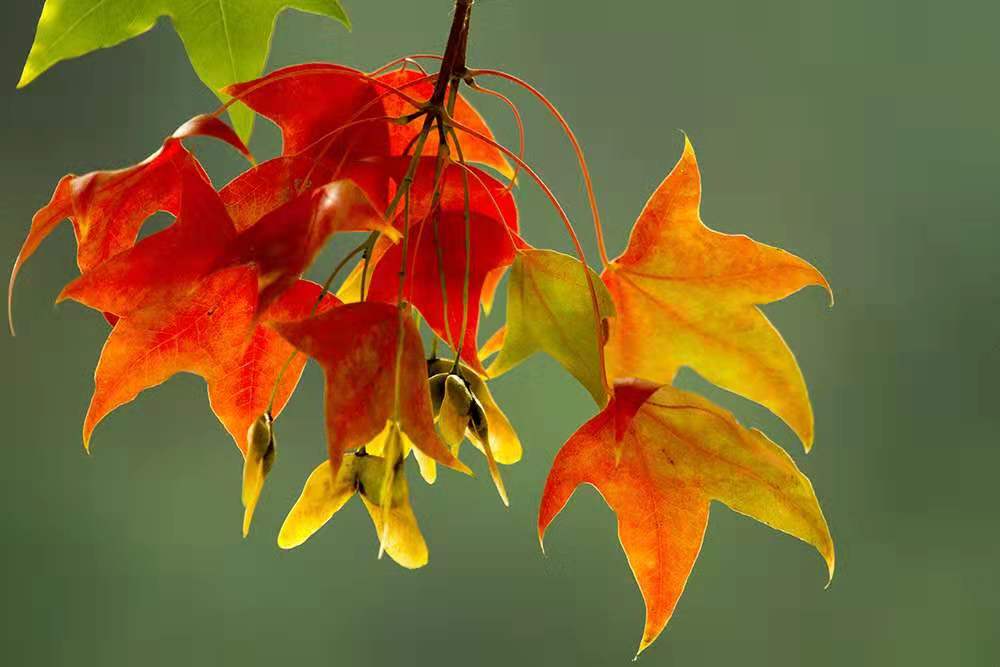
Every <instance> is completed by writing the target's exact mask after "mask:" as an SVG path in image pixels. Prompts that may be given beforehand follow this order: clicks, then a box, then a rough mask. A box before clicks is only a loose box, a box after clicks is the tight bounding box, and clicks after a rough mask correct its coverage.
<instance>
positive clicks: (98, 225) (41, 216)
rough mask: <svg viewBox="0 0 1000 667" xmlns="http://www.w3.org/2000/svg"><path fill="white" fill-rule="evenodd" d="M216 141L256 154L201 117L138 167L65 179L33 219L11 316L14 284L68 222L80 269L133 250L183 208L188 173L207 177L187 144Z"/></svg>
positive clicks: (208, 118)
mask: <svg viewBox="0 0 1000 667" xmlns="http://www.w3.org/2000/svg"><path fill="white" fill-rule="evenodd" d="M196 136H211V137H215V138H217V139H219V140H221V141H224V142H226V143H228V144H230V145H232V146H233V147H234V148H236V149H237V150H239V151H240V152H242V153H243V154H244V155H246V156H248V157H249V155H250V152H249V151H248V150H247V148H246V146H245V145H244V144H243V142H242V141H240V139H239V137H237V136H236V135H235V134H234V133H233V131H232V130H231V129H230V128H229V126H228V125H226V124H225V123H223V122H222V121H220V120H218V119H217V118H215V117H214V116H197V117H195V118H192V119H191V120H190V121H188V122H187V123H185V124H184V125H182V126H181V127H179V128H178V129H177V131H176V132H174V133H173V134H172V135H171V136H170V137H168V138H167V139H166V140H165V141H164V143H163V146H162V147H161V148H160V150H158V151H156V152H155V153H153V154H152V155H151V156H149V157H148V158H147V159H145V160H143V161H142V162H140V163H139V164H137V165H134V166H132V167H127V168H125V169H119V170H117V171H95V172H91V173H89V174H85V175H83V176H75V175H73V174H69V175H67V176H64V177H63V178H62V179H61V180H60V181H59V184H58V185H57V186H56V190H55V192H54V193H53V195H52V199H51V201H49V203H48V204H46V205H45V206H44V207H42V208H41V209H40V210H39V211H38V212H37V213H35V215H34V217H33V218H32V220H31V229H30V231H29V232H28V237H27V238H26V239H25V240H24V244H23V245H22V246H21V251H20V252H19V253H18V256H17V259H16V260H15V261H14V268H13V270H12V271H11V276H10V283H9V285H8V291H7V313H8V320H9V321H10V323H11V331H13V315H12V312H11V309H12V302H13V293H14V283H15V282H16V280H17V276H18V273H19V272H20V270H21V267H22V266H23V265H24V263H25V262H26V261H27V260H28V259H29V258H30V257H31V256H32V255H33V254H34V253H35V251H36V250H37V249H38V247H39V246H40V245H41V243H42V241H44V240H45V239H46V238H47V237H48V236H49V234H51V233H52V232H53V231H54V230H55V228H56V227H57V226H58V225H59V223H60V222H62V221H63V220H67V219H68V220H70V222H71V223H72V225H73V232H74V234H75V236H76V241H77V253H76V258H77V265H78V266H79V268H80V271H81V272H86V271H89V270H91V269H93V268H95V267H96V266H97V265H99V264H101V263H102V262H104V261H105V260H107V259H109V258H111V257H113V256H114V255H117V254H118V253H120V252H122V251H123V250H126V249H128V248H131V247H132V245H133V244H134V243H135V239H136V236H137V235H138V233H139V230H140V229H141V228H142V225H143V223H144V222H145V221H146V220H147V219H148V218H149V216H151V215H152V214H153V213H155V212H157V211H160V210H162V211H167V212H169V213H171V214H173V215H177V213H178V210H179V208H180V193H181V186H182V183H183V179H182V174H184V173H188V174H199V175H201V176H202V177H203V178H205V179H207V178H208V177H207V176H206V175H205V174H204V171H203V170H202V168H201V166H200V165H199V164H198V162H197V160H196V159H195V158H194V156H193V155H191V153H189V152H188V150H187V149H186V148H185V147H184V145H183V143H182V141H183V140H184V139H187V138H190V137H196Z"/></svg>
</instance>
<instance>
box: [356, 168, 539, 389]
mask: <svg viewBox="0 0 1000 667" xmlns="http://www.w3.org/2000/svg"><path fill="white" fill-rule="evenodd" d="M434 163H435V160H434V159H433V158H421V160H420V163H419V165H418V167H417V169H416V173H415V176H414V179H413V183H412V186H411V190H410V193H411V194H410V196H411V201H410V205H409V220H410V222H409V230H410V231H409V233H410V235H411V237H412V239H413V240H412V242H411V243H410V247H409V248H408V250H407V252H408V254H407V266H406V267H405V269H406V276H405V278H404V283H403V296H404V298H405V299H407V300H408V301H410V302H411V303H412V304H413V305H414V306H416V308H417V310H419V311H420V313H421V315H423V316H424V319H425V320H426V321H427V323H428V325H430V327H431V328H432V329H434V331H435V332H436V333H437V334H438V336H440V337H441V338H442V339H443V340H444V341H446V342H448V343H449V344H452V345H456V344H457V345H458V346H459V347H460V348H461V357H462V360H463V361H464V362H465V363H466V364H468V365H469V366H470V367H471V368H472V369H473V370H475V371H476V372H477V373H480V374H485V371H484V370H483V368H482V364H481V362H480V361H479V357H478V354H477V347H478V343H477V339H478V332H479V308H478V306H477V304H479V303H480V301H481V300H482V296H481V292H482V290H483V287H484V285H486V280H487V278H488V277H489V276H491V275H495V273H496V272H497V271H498V270H502V269H504V268H506V267H507V266H509V265H510V264H511V263H512V262H513V261H514V257H515V254H516V252H517V251H518V250H520V249H522V248H526V247H527V244H526V243H525V242H524V241H523V240H521V238H520V236H518V235H517V231H518V224H519V223H518V213H517V207H516V205H515V204H514V200H513V197H512V196H511V194H510V191H509V189H508V188H506V186H504V185H503V184H502V183H500V182H499V181H497V180H496V179H495V178H493V177H491V176H489V175H488V174H486V173H485V172H482V171H481V170H478V169H475V168H471V167H469V168H467V169H469V171H468V172H465V171H464V169H465V168H463V167H461V166H459V165H457V164H455V163H450V164H447V165H445V167H444V168H443V170H442V171H441V175H440V179H436V178H435V175H436V169H435V168H434V167H433V164H434ZM401 164H402V163H401V162H399V161H396V165H397V166H396V174H397V176H394V178H401V174H400V173H399V171H398V170H399V166H400V165H401ZM466 176H468V178H466ZM466 183H468V190H466ZM466 194H468V207H469V208H468V220H466ZM432 207H434V208H433V209H432ZM414 221H417V222H414ZM395 225H396V226H397V227H398V228H400V229H405V228H407V224H406V222H405V220H404V212H401V213H400V214H399V215H398V216H397V218H396V222H395ZM466 227H468V230H469V234H468V235H467V234H466ZM467 236H468V238H467ZM467 242H468V243H467ZM467 245H468V247H469V249H470V252H469V254H468V255H467V254H466V246H467ZM402 253H403V248H402V246H401V245H398V246H391V247H389V246H387V245H386V244H381V245H380V247H378V248H376V252H375V253H374V254H373V256H372V257H373V263H374V265H375V268H374V270H373V271H372V274H371V287H370V289H369V290H368V294H367V297H368V298H370V299H374V300H377V301H385V302H387V303H395V302H396V300H397V299H398V297H399V281H398V276H399V272H400V269H401V268H402V267H401V263H402ZM467 257H468V263H469V264H468V267H467V266H466V263H467ZM466 268H468V269H469V284H468V302H467V303H466V300H465V298H466V292H465V276H466ZM358 278H359V272H358V271H357V270H356V271H355V273H354V274H352V275H351V276H349V277H348V279H347V280H346V281H345V283H344V285H343V286H342V287H341V289H340V291H339V292H338V296H340V297H341V298H343V299H344V300H345V301H347V300H352V299H357V297H358ZM494 288H495V285H494ZM463 330H464V331H465V336H464V339H462V340H460V338H462V332H463Z"/></svg>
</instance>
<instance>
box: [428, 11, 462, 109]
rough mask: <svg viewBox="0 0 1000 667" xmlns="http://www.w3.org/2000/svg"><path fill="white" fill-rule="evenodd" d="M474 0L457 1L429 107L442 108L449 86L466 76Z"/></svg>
mask: <svg viewBox="0 0 1000 667" xmlns="http://www.w3.org/2000/svg"><path fill="white" fill-rule="evenodd" d="M472 3H473V0H455V16H454V17H453V18H452V22H451V32H450V33H448V44H447V46H445V50H444V58H443V59H442V60H441V70H440V73H439V75H438V80H437V83H436V84H435V86H434V93H433V94H432V95H431V98H430V100H428V105H429V106H432V107H434V106H440V105H441V104H443V103H444V99H445V93H446V92H447V90H448V86H449V84H451V82H452V80H453V79H455V78H461V77H462V76H464V75H465V50H466V45H467V44H468V42H469V17H470V16H471V15H472Z"/></svg>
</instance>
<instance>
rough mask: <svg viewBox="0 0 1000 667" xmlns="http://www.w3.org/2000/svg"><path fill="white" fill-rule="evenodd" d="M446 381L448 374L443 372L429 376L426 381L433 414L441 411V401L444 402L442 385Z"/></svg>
mask: <svg viewBox="0 0 1000 667" xmlns="http://www.w3.org/2000/svg"><path fill="white" fill-rule="evenodd" d="M447 379H448V373H447V371H444V372H441V373H435V374H433V375H431V377H430V379H429V380H428V381H427V386H428V388H429V389H430V392H431V408H432V409H433V410H434V414H437V413H438V412H439V411H440V410H441V401H443V400H444V384H445V380H447Z"/></svg>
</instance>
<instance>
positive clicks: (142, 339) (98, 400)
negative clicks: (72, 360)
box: [83, 267, 335, 454]
mask: <svg viewBox="0 0 1000 667" xmlns="http://www.w3.org/2000/svg"><path fill="white" fill-rule="evenodd" d="M319 295H320V289H319V286H318V285H315V284H313V283H308V282H305V281H300V282H299V283H297V284H296V285H294V286H293V287H292V288H290V289H288V290H287V291H286V292H285V293H284V294H283V295H282V296H281V297H280V298H279V299H278V300H277V301H276V302H275V303H274V304H273V305H272V306H271V307H270V308H269V309H268V310H267V311H265V313H264V314H263V315H262V316H261V318H260V324H259V325H255V315H256V313H257V307H256V304H257V276H256V273H255V271H254V270H253V269H252V268H250V267H235V268H230V269H225V270H223V271H219V272H216V273H214V274H211V275H210V276H208V277H206V278H204V279H202V280H200V281H198V282H197V283H196V284H195V285H193V286H185V287H184V289H183V290H177V291H170V290H164V291H163V292H161V293H159V294H157V295H156V297H154V298H152V299H150V300H148V301H146V302H145V303H144V304H143V306H142V307H140V308H138V309H137V310H134V311H132V312H130V313H128V314H127V315H125V316H123V317H122V318H121V319H120V320H119V321H118V323H117V324H116V325H115V327H114V329H112V331H111V333H110V335H109V336H108V340H107V342H106V343H105V345H104V349H103V350H102V351H101V358H100V361H99V362H98V364H97V371H96V372H95V374H94V381H95V389H94V396H93V398H92V399H91V402H90V408H89V409H88V410H87V417H86V419H85V420H84V427H83V441H84V446H85V447H87V448H88V449H89V447H90V438H91V434H92V433H93V431H94V427H95V426H96V425H97V424H98V423H99V422H100V421H101V420H103V419H104V418H105V417H106V416H107V415H108V414H109V413H110V412H111V411H113V410H115V409H116V408H118V407H119V406H121V405H124V404H126V403H128V402H130V401H132V400H134V399H135V398H136V397H137V396H138V395H139V393H141V392H142V391H143V390H145V389H148V388H150V387H154V386H156V385H159V384H161V383H163V382H165V381H166V380H168V379H169V378H171V377H172V376H174V375H175V374H177V373H180V372H189V373H194V374H196V375H199V376H201V377H203V378H204V379H205V381H206V383H207V384H208V397H209V403H210V404H211V406H212V410H213V411H214V412H215V414H216V416H217V417H218V418H219V420H220V421H221V422H222V424H223V426H225V428H226V430H227V431H228V432H229V434H230V435H231V436H232V438H233V440H234V442H235V443H236V446H237V447H238V448H239V449H240V451H241V452H242V453H244V454H245V453H246V451H247V431H248V429H249V428H250V426H251V424H253V422H254V421H255V420H256V419H257V418H258V417H259V416H260V415H261V414H263V413H264V412H265V411H267V410H268V408H269V406H270V408H271V414H272V415H274V416H277V415H278V414H280V413H281V410H282V409H283V408H284V406H285V403H286V402H287V401H288V399H289V397H290V396H291V394H292V392H293V391H294V389H295V386H296V385H297V383H298V380H299V377H300V376H301V374H302V369H303V368H304V366H305V361H306V360H305V357H303V356H301V355H298V356H297V357H295V358H294V359H292V360H291V361H290V362H288V368H287V369H285V371H284V372H283V373H282V372H281V369H282V367H283V366H284V365H285V363H286V361H287V360H288V357H289V356H290V355H291V354H292V353H293V352H294V351H295V350H294V348H293V347H292V346H291V345H290V344H289V343H287V342H286V341H285V340H284V339H283V338H281V337H280V336H279V335H278V334H277V333H276V332H275V331H273V330H272V329H271V328H270V327H269V326H267V325H272V324H274V323H277V322H285V321H294V320H298V319H304V318H305V317H307V316H308V315H309V314H310V312H311V311H312V310H313V309H314V308H315V307H316V305H317V302H318V301H319ZM334 303H335V302H334V301H333V300H332V297H327V298H326V299H325V300H324V302H323V303H322V305H321V306H320V309H321V311H325V310H326V309H328V308H330V307H332V306H333V305H334ZM275 385H277V386H275ZM272 392H273V396H274V400H273V404H272V403H271V396H272Z"/></svg>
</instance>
